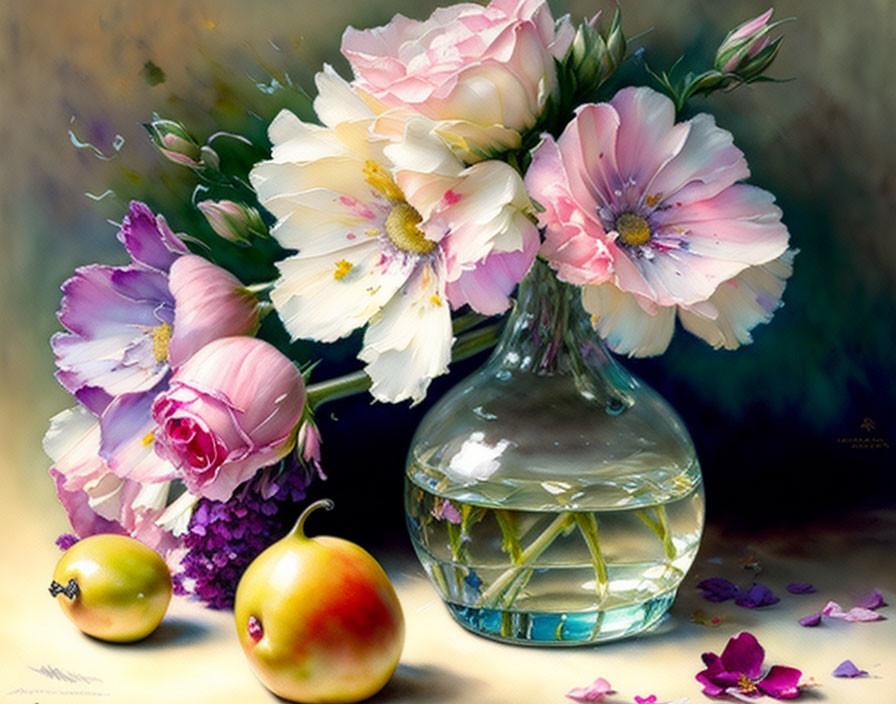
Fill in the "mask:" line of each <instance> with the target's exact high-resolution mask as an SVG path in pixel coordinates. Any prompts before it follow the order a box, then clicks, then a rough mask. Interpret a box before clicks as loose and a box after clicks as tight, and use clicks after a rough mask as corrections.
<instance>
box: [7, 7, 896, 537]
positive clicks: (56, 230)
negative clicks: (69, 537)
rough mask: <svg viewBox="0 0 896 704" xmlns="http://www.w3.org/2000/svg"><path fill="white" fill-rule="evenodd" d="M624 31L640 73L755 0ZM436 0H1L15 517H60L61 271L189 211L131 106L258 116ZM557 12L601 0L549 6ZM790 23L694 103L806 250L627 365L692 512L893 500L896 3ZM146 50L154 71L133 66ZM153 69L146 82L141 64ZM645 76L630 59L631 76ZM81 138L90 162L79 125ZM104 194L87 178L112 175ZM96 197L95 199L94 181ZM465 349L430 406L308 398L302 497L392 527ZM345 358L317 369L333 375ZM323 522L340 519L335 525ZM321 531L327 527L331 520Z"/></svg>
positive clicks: (198, 119) (704, 43) (234, 122)
mask: <svg viewBox="0 0 896 704" xmlns="http://www.w3.org/2000/svg"><path fill="white" fill-rule="evenodd" d="M620 5H621V7H622V10H623V26H624V27H625V28H626V30H627V33H630V34H634V33H637V32H641V31H645V30H652V31H650V32H649V34H647V35H646V36H645V37H644V38H643V39H642V40H641V42H640V43H641V44H644V45H646V46H647V47H648V50H647V53H646V55H645V57H646V60H647V61H648V62H649V63H650V65H651V66H652V67H654V68H665V67H667V66H668V65H669V64H670V63H671V62H672V61H673V60H674V59H675V58H677V56H678V55H679V54H680V53H682V52H685V53H686V55H687V57H688V60H690V61H695V62H699V61H701V60H705V61H709V60H710V59H711V56H712V54H713V52H714V48H715V46H716V45H717V44H718V42H719V41H720V40H721V38H722V37H723V36H724V35H725V33H726V31H727V30H728V29H729V28H731V27H733V26H734V25H735V24H738V23H739V22H741V21H743V20H745V19H747V18H750V17H752V16H755V15H757V14H759V13H760V12H762V11H764V10H765V9H766V8H767V4H766V0H761V1H756V0H697V1H694V0H628V1H626V0H622V1H621V2H620ZM436 6H437V5H436V3H435V2H433V1H432V0H417V1H416V2H411V1H410V0H388V1H386V2H373V1H372V2H366V3H356V2H349V1H347V0H330V2H327V3H319V2H314V3H312V2H310V1H307V0H289V1H287V0H264V1H259V2H256V3H252V4H251V5H250V4H248V3H245V2H242V1H235V0H228V1H221V0H215V1H214V2H212V1H211V0H193V1H191V2H180V1H178V2H175V1H173V0H169V1H167V2H164V3H139V4H138V3H130V2H125V1H124V0H117V1H112V0H107V1H102V2H100V1H97V0H92V1H87V2H78V3H61V2H55V1H53V0H32V1H31V2H29V3H27V4H25V3H11V2H5V3H2V4H0V31H2V41H0V145H2V162H0V163H2V167H0V169H2V171H0V173H2V176H0V178H2V182H0V213H2V219H0V222H2V228H0V238H2V251H3V255H4V256H2V258H0V267H2V280H0V286H2V302H3V305H2V307H0V315H2V326H0V330H2V335H0V369H2V372H3V383H2V399H0V403H2V405H0V412H2V418H3V420H4V422H3V424H2V430H0V433H2V436H0V442H2V445H0V446H2V448H3V451H2V453H0V461H2V465H0V467H2V473H0V489H2V496H3V497H4V498H10V499H11V500H12V502H14V503H15V504H16V506H17V507H18V509H19V511H20V512H22V513H23V514H24V513H27V514H28V515H34V516H42V517H46V521H49V522H50V523H52V525H53V526H54V529H55V528H56V527H58V528H59V529H61V528H62V527H64V524H65V519H64V515H63V512H62V510H61V508H59V507H57V506H56V504H55V499H54V496H53V491H52V486H51V482H50V481H49V479H48V478H47V476H46V469H47V466H48V460H47V459H46V458H45V456H44V455H43V453H42V451H41V448H40V439H41V436H42V434H43V432H44V430H45V428H46V423H47V419H48V418H49V416H50V415H52V414H54V413H56V412H57V411H59V410H61V409H63V408H66V407H68V406H69V405H71V401H70V399H69V397H68V396H67V395H66V393H65V392H64V391H63V390H62V389H61V388H60V387H58V386H57V385H56V383H55V381H54V379H53V376H52V374H53V361H52V355H51V353H50V349H49V345H48V339H49V337H50V335H51V334H52V333H53V332H55V331H56V330H57V329H58V328H59V326H58V323H57V322H56V319H55V317H54V312H55V310H56V308H57V306H58V300H59V286H60V284H61V283H62V282H63V281H64V280H65V279H66V278H67V277H68V276H70V275H71V272H72V270H73V269H74V268H75V267H76V266H79V265H83V264H88V263H91V262H94V261H102V262H105V263H122V262H123V261H124V259H125V257H124V256H123V252H122V250H121V249H120V247H119V245H118V243H117V241H116V239H115V231H116V229H115V227H114V226H113V225H111V224H110V223H109V222H108V221H109V220H111V221H118V220H120V218H121V217H122V214H123V212H124V209H125V206H126V202H127V200H128V199H129V198H130V197H132V196H139V197H141V199H144V200H146V201H147V202H148V203H150V204H151V205H152V206H154V207H156V208H159V209H161V210H162V211H163V212H164V213H165V214H166V215H167V216H168V217H169V220H170V221H171V222H172V224H173V225H174V227H175V229H176V230H178V229H180V230H185V229H188V226H189V227H195V226H196V225H195V222H196V221H195V219H191V218H190V217H187V214H185V213H180V212H178V211H177V210H176V209H173V208H174V204H175V203H176V202H177V199H178V198H181V199H182V198H183V197H184V194H189V192H190V189H191V188H192V180H191V179H190V174H189V172H188V171H186V170H183V169H178V168H177V167H175V166H173V165H170V164H166V163H163V162H162V160H161V159H160V157H159V156H158V154H157V152H156V151H155V150H154V148H153V147H152V146H151V144H150V142H149V139H148V137H147V135H146V133H145V132H144V131H143V129H142V127H141V126H140V123H141V122H145V121H148V120H150V119H151V118H152V115H153V113H154V112H156V113H158V114H159V115H161V116H163V117H171V118H175V119H180V120H182V121H184V122H185V123H186V124H187V125H188V126H189V127H190V128H191V130H193V131H194V133H195V134H197V136H201V137H202V138H204V137H206V136H208V135H209V134H210V133H212V132H213V131H215V130H217V129H230V130H234V131H237V132H243V133H246V132H249V131H256V132H257V131H258V130H262V129H263V128H264V125H265V124H266V123H267V121H268V120H269V119H270V118H271V117H273V115H274V114H276V112H277V110H278V109H279V108H280V107H281V106H282V105H285V104H293V103H295V102H296V98H295V94H294V93H293V92H292V91H290V90H286V89H283V88H282V86H283V85H284V84H287V83H288V82H289V81H290V80H291V81H293V82H294V83H296V84H298V85H302V86H304V87H305V88H307V89H308V90H309V91H310V92H313V83H312V80H311V79H312V76H313V74H314V72H315V71H317V70H318V69H319V67H320V65H321V63H322V62H324V61H327V62H331V63H333V64H334V65H335V66H336V68H337V70H339V71H340V72H342V73H343V75H348V71H347V64H346V63H345V62H344V61H343V60H342V59H341V57H340V56H339V53H338V49H339V40H340V35H341V33H342V31H343V29H344V27H345V26H346V25H347V24H353V25H355V26H357V27H368V26H374V25H379V24H383V23H385V22H387V21H388V19H389V18H390V17H391V15H392V14H394V13H395V12H398V11H401V12H404V13H405V14H408V15H410V16H413V17H418V18H423V17H425V16H427V15H428V14H429V12H430V11H431V10H432V9H434V8H435V7H436ZM551 7H552V9H553V10H554V14H555V16H560V15H561V14H563V13H565V12H571V13H572V15H573V16H574V17H575V18H579V17H583V16H589V17H590V16H591V15H592V14H593V13H594V12H595V11H596V10H598V9H604V10H605V11H612V9H613V7H614V5H612V4H610V3H607V2H597V1H596V0H595V1H594V2H590V1H588V2H585V1H578V0H576V1H571V2H566V1H560V0H558V1H556V2H551ZM786 16H795V17H797V18H798V21H797V22H794V23H790V24H787V25H785V26H784V27H783V30H784V32H785V33H786V35H787V39H786V40H785V42H784V45H783V49H782V51H781V54H780V57H779V59H778V62H777V64H776V66H775V67H774V68H773V70H772V75H775V76H777V77H781V78H793V79H794V80H793V81H792V82H790V83H786V84H782V85H764V84H758V85H755V86H752V87H747V88H743V89H740V90H737V91H736V92H734V93H732V94H730V95H718V96H714V97H712V98H711V99H709V100H702V99H698V100H697V101H696V102H695V103H694V107H695V108H697V109H700V110H709V111H711V112H713V113H715V114H716V116H717V118H718V121H719V122H720V124H722V125H723V126H724V127H726V128H728V129H730V130H731V131H732V132H733V133H734V135H735V139H736V142H737V144H738V145H739V146H740V147H741V148H742V149H743V150H744V151H745V152H746V155H747V159H748V161H749V163H750V165H751V167H752V170H753V177H752V179H751V180H752V182H753V183H755V184H757V185H760V186H762V187H764V188H767V189H769V190H771V191H773V192H774V193H775V194H776V195H777V196H778V199H779V203H780V205H781V206H782V207H783V209H784V213H785V221H786V223H787V224H788V226H789V227H790V230H791V234H792V241H793V244H794V246H796V247H798V248H799V249H800V250H801V254H800V255H799V257H798V258H797V262H796V274H795V275H794V277H793V279H792V281H791V284H790V286H789V288H788V290H787V292H786V294H785V301H786V306H785V307H784V308H783V309H782V310H781V311H780V312H779V313H778V315H777V316H776V317H775V320H774V321H773V323H772V324H771V325H768V326H762V327H760V328H759V329H758V330H756V331H755V339H756V343H755V344H754V345H752V346H750V347H747V348H744V349H742V350H740V351H738V352H736V353H726V352H713V351H712V350H710V349H709V348H708V347H706V346H705V345H704V344H703V343H701V342H700V341H698V340H696V339H691V338H690V336H687V335H686V334H679V335H678V336H677V337H676V339H675V340H674V341H673V345H672V347H671V348H670V350H669V352H668V353H667V354H666V355H665V356H663V357H662V358H658V359H652V360H646V361H639V362H637V363H631V364H630V367H631V368H632V369H633V370H634V371H636V373H638V374H639V375H641V376H642V377H643V378H645V379H646V380H647V381H649V383H651V384H652V385H654V386H655V387H657V388H658V390H660V391H661V392H662V393H663V394H664V395H666V397H667V398H668V399H669V400H670V401H671V402H672V403H673V405H675V406H676V408H678V409H679V411H680V412H681V414H682V416H683V417H684V418H685V420H686V422H687V423H688V425H689V427H690V429H691V431H692V434H693V435H694V438H695V441H696V443H697V449H698V452H699V454H700V456H701V459H702V462H703V465H704V471H705V476H706V479H707V484H708V500H709V509H710V517H711V518H713V517H714V518H715V519H716V520H731V521H735V522H739V523H749V522H751V521H757V520H762V521H766V522H768V521H794V520H805V519H807V518H809V517H812V516H818V515H825V516H831V515H835V514H836V513H837V512H838V511H841V510H846V509H849V510H852V509H855V508H858V507H865V506H874V505H892V504H893V497H894V489H896V479H894V472H893V468H894V466H896V462H894V454H893V449H892V447H893V444H894V441H896V437H894V427H896V413H894V407H896V404H894V402H896V391H894V386H896V385H894V382H893V378H894V376H893V375H894V371H896V353H894V339H896V336H894V333H896V316H894V301H896V237H894V223H896V140H894V138H893V132H894V123H896V91H894V90H893V84H894V79H896V69H894V67H893V64H892V62H891V61H890V58H889V50H890V48H892V47H893V46H896V3H893V2H892V1H891V0H857V1H856V2H853V3H843V2H839V1H836V0H802V1H800V0H782V1H781V2H780V3H779V4H778V5H777V6H776V18H778V17H786ZM147 62H151V64H149V66H150V68H151V67H152V65H154V66H155V67H157V68H158V69H160V70H161V71H157V70H155V69H153V70H147V66H148V64H147ZM162 78H164V80H160V79H162ZM645 81H646V76H645ZM82 141H86V142H90V143H91V144H93V145H95V146H96V147H97V148H98V149H100V150H101V151H102V152H103V154H104V155H105V157H111V158H109V159H108V160H105V157H104V158H102V159H101V158H99V157H98V156H97V155H96V154H95V153H94V152H93V150H91V149H89V148H77V147H76V146H75V142H82ZM110 188H112V189H114V193H106V192H107V189H110ZM104 193H106V195H105V196H103V194H104ZM481 361H482V359H481V358H479V359H478V360H473V361H470V362H467V363H465V364H463V365H459V367H458V368H457V369H456V370H455V372H454V373H453V374H452V375H451V376H450V377H448V378H443V379H440V380H438V381H437V382H436V383H435V384H434V385H433V388H432V393H431V394H430V397H429V399H428V400H427V402H426V403H424V404H422V405H421V406H420V407H418V408H415V409H412V410H411V411H408V410H407V409H406V408H405V407H400V408H389V407H386V406H383V405H371V404H370V403H369V400H368V399H367V398H364V397H358V398H355V399H350V400H346V401H341V402H338V403H334V404H332V405H331V406H328V407H325V409H324V412H323V413H322V419H321V422H322V429H323V432H324V443H325V445H324V461H325V464H326V471H327V473H328V474H329V476H330V480H329V482H328V483H327V485H325V486H320V485H318V486H316V487H315V488H314V493H315V495H321V494H329V495H335V496H336V497H337V498H338V499H340V500H341V501H342V502H343V506H344V511H343V512H342V521H343V524H342V525H341V526H340V527H339V528H338V530H340V532H342V533H343V534H345V535H346V537H352V536H355V537H357V536H359V535H363V536H365V537H366V539H367V540H368V542H369V541H370V540H373V539H374V538H373V537H371V531H370V526H371V525H372V524H377V525H379V526H381V530H380V531H379V533H378V534H379V537H382V538H384V539H388V540H393V539H400V538H399V537H398V536H399V535H400V533H401V531H402V518H401V510H400V501H401V477H402V463H403V457H404V454H405V452H406V449H407V446H408V443H409V441H410V437H411V434H412V432H413V429H414V427H415V425H416V423H417V421H418V420H419V418H420V416H421V414H422V413H423V412H424V411H425V410H426V408H427V407H428V405H429V404H431V403H432V402H433V401H434V400H435V399H436V398H438V395H439V394H440V393H442V392H444V390H446V389H447V388H449V387H450V386H451V385H452V384H453V383H455V382H456V381H457V380H458V379H459V378H461V376H462V375H463V374H465V373H468V372H469V371H471V370H472V369H473V368H474V367H475V366H476V365H477V364H478V363H480V362H481ZM352 366H353V363H352V361H351V360H350V359H347V358H345V357H344V355H343V357H342V358H340V359H336V360H335V361H333V362H330V363H329V364H328V365H327V366H326V367H324V369H323V371H324V372H325V373H326V372H336V371H340V370H343V369H346V370H347V369H349V368H352ZM328 520H331V521H333V524H332V525H334V526H335V525H336V519H334V518H330V519H328ZM336 529H337V528H331V530H336Z"/></svg>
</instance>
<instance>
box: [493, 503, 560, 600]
mask: <svg viewBox="0 0 896 704" xmlns="http://www.w3.org/2000/svg"><path fill="white" fill-rule="evenodd" d="M572 521H573V514H571V513H561V514H560V515H559V516H557V517H556V518H555V519H554V520H553V521H552V522H551V524H550V525H549V526H548V527H547V528H545V530H544V532H543V533H542V534H541V535H539V536H538V537H537V538H536V539H535V540H533V541H532V543H530V545H529V547H527V548H526V549H525V550H523V554H522V556H521V557H520V564H518V565H515V566H514V567H511V568H510V569H508V570H506V571H504V572H503V573H502V574H500V575H499V576H498V578H497V579H496V580H495V581H494V582H492V585H491V586H490V587H489V588H488V589H486V590H485V591H484V592H483V593H482V595H481V596H480V597H479V601H478V602H477V603H476V605H477V606H491V605H493V603H494V602H497V600H498V599H500V598H501V595H502V594H503V593H504V591H505V590H506V589H508V588H509V587H510V586H511V585H512V584H513V582H514V581H516V579H517V578H518V577H519V576H520V574H522V573H523V572H524V571H525V570H526V569H527V567H528V565H529V563H531V562H533V561H534V560H537V559H538V557H539V556H540V555H541V553H543V552H544V551H545V550H546V549H547V548H548V546H549V545H550V544H551V543H553V542H554V540H555V539H556V538H557V536H558V535H560V534H561V533H562V532H563V531H565V530H566V529H567V528H568V527H569V525H570V524H571V523H572Z"/></svg>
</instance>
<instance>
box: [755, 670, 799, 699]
mask: <svg viewBox="0 0 896 704" xmlns="http://www.w3.org/2000/svg"><path fill="white" fill-rule="evenodd" d="M802 676H803V673H802V672H801V671H800V670H797V669H796V668H795V667H785V666H783V665H775V666H774V667H772V668H771V669H770V670H769V671H768V674H766V676H765V677H763V678H762V679H761V680H760V681H759V682H757V683H756V686H757V687H758V688H759V689H760V690H761V691H763V692H765V693H766V694H767V695H768V696H770V697H773V698H775V699H795V698H796V697H798V696H799V694H800V688H799V682H800V677H802Z"/></svg>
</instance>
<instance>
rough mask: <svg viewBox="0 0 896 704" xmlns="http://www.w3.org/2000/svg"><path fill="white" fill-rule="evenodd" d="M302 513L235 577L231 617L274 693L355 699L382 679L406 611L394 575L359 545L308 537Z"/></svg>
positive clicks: (400, 641) (389, 669)
mask: <svg viewBox="0 0 896 704" xmlns="http://www.w3.org/2000/svg"><path fill="white" fill-rule="evenodd" d="M322 507H326V508H327V509H328V510H329V509H331V508H332V507H333V503H332V502H331V501H329V500H328V499H323V500H321V501H316V502H315V503H313V504H311V505H310V506H308V507H307V508H306V509H305V511H304V512H303V513H302V515H301V516H299V519H298V521H297V522H296V525H295V527H294V528H293V529H292V531H290V533H289V534H288V535H287V536H286V537H284V538H283V539H281V540H279V541H278V542H276V543H274V544H273V545H271V546H270V547H269V548H267V549H266V550H265V551H264V552H262V553H261V554H260V555H259V556H258V557H257V558H255V560H254V561H253V562H252V564H250V565H249V567H248V568H247V569H246V571H245V573H244V574H243V576H242V578H241V579H240V583H239V585H238V586H237V591H236V599H235V603H234V618H235V620H236V628H237V633H238V635H239V640H240V645H242V647H243V651H244V652H245V653H246V657H247V658H248V659H249V663H250V665H251V666H252V669H253V670H254V672H255V674H256V676H257V677H258V679H259V680H261V682H262V683H263V684H264V685H265V687H267V688H268V689H270V690H271V691H272V692H273V693H274V694H276V695H278V696H280V697H283V698H285V699H290V700H292V701H296V702H304V703H305V704H315V703H321V704H323V703H329V702H334V703H335V702H357V701H361V700H362V699H367V698H368V697H371V696H373V695H374V694H376V693H377V692H378V691H379V690H380V689H382V688H383V686H385V684H386V683H387V682H388V681H389V678H390V677H391V676H392V673H393V672H394V671H395V668H396V667H397V665H398V660H399V657H400V656H401V649H402V646H403V645H404V616H403V615H402V611H401V605H400V604H399V602H398V597H397V596H396V594H395V589H394V588H393V587H392V584H391V582H390V581H389V578H388V577H387V576H386V573H385V572H384V571H383V569H382V567H380V565H379V564H378V563H377V561H376V560H375V559H374V558H373V557H371V555H370V554H369V553H368V552H366V551H365V550H364V549H363V548H361V547H360V546H358V545H356V544H354V543H352V542H349V541H347V540H343V539H341V538H334V537H331V536H318V537H315V538H308V537H306V535H305V533H304V525H305V521H306V519H307V518H308V516H309V515H310V514H311V513H312V512H313V511H315V510H317V509H318V508H322Z"/></svg>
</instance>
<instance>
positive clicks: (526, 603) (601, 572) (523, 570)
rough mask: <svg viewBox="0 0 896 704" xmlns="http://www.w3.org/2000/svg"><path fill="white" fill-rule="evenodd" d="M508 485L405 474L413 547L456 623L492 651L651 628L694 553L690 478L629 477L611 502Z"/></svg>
mask: <svg viewBox="0 0 896 704" xmlns="http://www.w3.org/2000/svg"><path fill="white" fill-rule="evenodd" d="M515 474H516V475H517V476H516V477H515V480H514V481H513V482H510V483H508V482H507V481H501V480H496V481H493V482H490V481H488V480H485V481H479V482H477V483H476V484H475V486H471V485H466V486H464V485H462V484H458V483H456V482H452V481H450V479H448V478H447V477H446V476H445V475H444V474H442V473H441V472H439V471H437V470H435V469H434V468H433V467H427V466H426V465H425V464H422V463H417V464H413V465H412V466H411V467H410V468H409V471H408V474H407V477H408V478H407V480H406V486H405V501H406V513H407V519H408V528H409V531H410V534H411V540H412V543H413V545H414V548H415V550H416V552H417V555H418V557H419V558H420V560H421V562H422V564H423V566H424V569H425V570H426V571H427V573H428V575H429V577H430V579H431V580H432V582H433V584H434V586H435V587H436V589H437V590H438V591H439V592H440V596H441V597H442V599H443V600H444V601H445V603H446V605H447V606H448V608H449V610H450V611H451V613H452V615H453V616H454V617H455V619H456V620H457V621H458V622H460V623H461V624H462V625H464V626H465V627H467V628H469V629H470V630H473V631H474V632H476V633H479V634H482V635H486V636H489V637H491V638H495V639H498V640H504V641H509V642H516V643H531V644H552V645H563V644H569V645H577V644H582V643H594V642H601V641H606V640H613V639H616V638H621V637H624V636H626V635H630V634H633V633H637V632H641V631H644V630H646V629H648V628H650V627H651V626H652V625H653V624H654V623H656V622H657V621H659V619H660V618H661V617H662V616H663V614H664V613H665V612H666V611H667V610H668V608H669V606H670V605H671V602H672V600H673V599H674V596H675V592H676V589H677V588H678V585H679V584H680V582H681V580H682V579H683V577H684V575H685V574H686V572H687V570H688V568H689V567H690V565H691V563H692V562H693V560H694V557H695V555H696V553H697V549H698V547H699V544H700V536H701V532H702V527H703V509H704V504H703V489H702V484H701V482H700V475H699V472H695V471H691V472H683V473H681V472H676V476H675V477H671V478H668V479H667V480H662V476H661V474H662V473H661V472H660V473H658V472H657V470H656V468H655V467H654V468H653V469H652V470H651V471H650V473H649V477H648V476H645V475H642V476H641V477H639V476H638V475H637V474H636V473H631V472H627V473H625V474H624V476H622V477H620V478H619V479H620V486H619V487H617V489H618V491H615V492H614V491H608V490H607V486H606V485H603V486H601V487H598V490H595V491H590V490H589V489H593V488H594V487H593V485H591V486H578V487H577V486H575V485H574V483H570V482H553V483H552V482H551V480H549V479H548V480H545V479H543V478H542V480H535V479H531V480H526V479H522V480H520V479H519V474H521V473H520V472H516V473H515ZM658 479H659V480H660V481H658ZM633 487H638V488H637V489H636V490H634V491H632V488H633ZM511 507H512V508H511Z"/></svg>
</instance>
